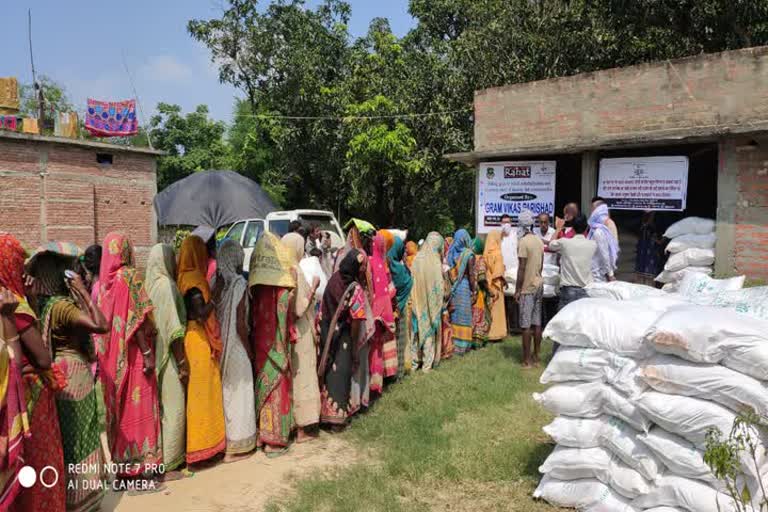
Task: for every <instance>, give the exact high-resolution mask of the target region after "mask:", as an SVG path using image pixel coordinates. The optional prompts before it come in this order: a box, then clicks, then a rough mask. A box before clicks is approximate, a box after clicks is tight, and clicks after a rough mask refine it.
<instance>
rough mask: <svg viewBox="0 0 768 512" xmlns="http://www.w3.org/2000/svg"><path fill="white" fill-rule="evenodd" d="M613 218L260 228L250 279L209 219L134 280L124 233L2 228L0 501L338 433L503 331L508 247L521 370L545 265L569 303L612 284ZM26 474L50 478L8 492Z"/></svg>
mask: <svg viewBox="0 0 768 512" xmlns="http://www.w3.org/2000/svg"><path fill="white" fill-rule="evenodd" d="M609 220H610V219H609V216H608V213H607V208H606V207H605V205H604V204H602V203H601V201H600V200H599V198H598V200H596V202H595V204H594V205H593V212H592V214H591V216H590V218H589V219H588V220H587V219H586V218H585V217H584V216H583V215H580V214H579V212H578V207H577V206H576V205H573V204H571V205H568V206H566V208H565V210H564V216H563V218H557V219H556V221H555V226H554V228H552V227H551V226H550V222H549V217H548V216H540V217H539V219H538V224H539V225H538V226H535V219H534V216H533V214H532V213H531V212H529V211H523V212H521V214H520V215H519V217H518V223H517V226H516V227H513V226H512V222H511V218H509V217H508V216H505V217H504V218H503V219H502V222H501V226H500V228H499V229H498V230H494V231H492V232H490V233H488V234H487V236H486V237H485V238H484V239H483V238H481V237H477V238H474V239H473V238H472V237H471V236H470V234H469V233H468V232H467V231H466V230H464V229H460V230H458V231H457V232H456V233H454V234H453V236H452V237H446V238H444V237H443V236H442V235H441V234H439V233H437V232H432V233H430V234H429V235H428V236H427V237H426V238H425V239H424V240H423V241H422V242H420V243H416V242H415V241H407V240H404V239H403V238H401V236H400V234H399V233H398V234H396V232H394V231H390V230H378V231H377V230H376V229H375V228H374V227H373V226H372V225H371V224H369V223H367V222H365V221H362V220H359V219H353V220H352V221H351V222H350V224H349V230H348V233H347V242H346V245H345V246H344V247H342V248H340V249H339V250H338V251H333V250H331V248H330V244H329V243H327V241H326V239H325V237H323V236H322V233H318V232H316V230H314V229H311V228H310V229H309V230H308V232H307V233H304V232H303V227H302V226H300V225H296V226H292V230H291V231H292V232H290V233H288V234H286V235H285V236H284V237H282V238H281V239H280V238H277V237H276V236H275V235H273V234H271V233H265V234H263V235H262V237H261V239H260V240H259V241H258V243H257V244H256V247H255V248H254V251H253V254H252V256H251V259H250V268H249V273H248V275H247V276H246V275H245V274H244V272H243V263H244V251H243V248H242V247H241V246H240V244H239V243H238V242H236V241H233V240H224V241H223V242H222V243H221V244H220V245H217V243H216V237H215V233H214V230H213V229H210V228H208V229H206V228H200V229H197V230H195V232H193V233H192V234H191V235H189V236H187V237H186V238H185V239H184V240H183V242H182V243H181V245H180V247H179V248H178V250H176V249H175V248H174V247H173V246H171V245H167V244H158V245H155V246H154V247H152V248H151V250H150V252H149V255H148V258H147V260H146V270H145V272H144V273H143V277H142V276H141V273H140V272H139V271H138V270H137V268H136V265H135V259H134V249H133V246H132V244H131V241H130V240H129V239H128V237H127V236H125V235H123V234H120V233H110V234H109V235H108V236H107V237H106V238H105V239H104V241H103V243H102V244H101V245H94V246H91V247H89V248H87V249H86V250H85V252H84V253H83V254H80V250H79V248H77V247H76V246H74V245H73V244H67V243H49V244H47V245H46V246H43V247H40V248H39V249H38V250H36V251H34V252H33V253H32V254H28V253H27V251H26V250H25V249H24V247H23V246H22V244H21V243H20V242H19V241H18V240H17V239H16V238H15V237H14V236H13V235H11V234H0V318H1V319H2V322H0V342H1V343H0V394H1V395H2V399H3V400H2V402H1V406H2V408H1V409H0V457H2V464H0V472H1V473H2V476H3V478H2V479H0V483H2V485H3V486H4V487H3V489H2V493H1V494H0V509H3V510H6V509H8V510H20V511H31V510H46V511H60V510H65V509H66V510H94V509H98V507H99V504H100V502H101V500H102V498H103V496H104V493H105V490H106V485H105V484H104V482H106V481H108V480H110V478H112V477H117V479H118V480H120V481H125V482H131V481H139V480H141V481H146V480H147V479H150V481H156V480H159V479H160V478H166V479H169V478H181V477H184V476H186V475H188V474H190V473H191V471H193V470H194V469H195V468H196V467H200V466H201V465H210V464H211V463H214V462H217V461H219V460H223V461H224V462H233V461H236V460H238V459H240V458H243V457H247V456H249V455H251V454H252V453H253V452H254V451H255V450H263V451H264V452H265V453H266V455H267V456H268V457H277V456H280V455H282V454H283V453H285V452H286V450H288V448H289V446H290V443H291V442H306V441H311V440H312V439H313V438H315V437H316V436H317V435H318V429H319V428H321V427H323V428H328V429H330V430H340V429H343V428H344V427H345V426H346V425H347V424H348V422H349V420H350V418H351V417H352V416H353V415H355V414H357V413H358V412H360V411H363V410H365V409H366V408H367V407H369V405H370V404H371V403H372V401H373V400H375V399H376V398H377V397H379V396H381V395H382V393H383V392H384V391H385V388H386V386H387V385H388V384H390V383H391V382H394V381H396V380H398V379H401V378H402V377H403V376H404V375H406V374H408V373H411V372H416V371H425V372H426V371H430V370H432V369H433V368H435V367H437V366H438V365H439V364H440V363H441V362H442V361H444V360H446V359H449V358H451V357H453V356H459V355H464V354H467V353H469V352H471V351H473V350H476V349H480V348H482V347H484V346H485V345H486V344H487V343H489V342H498V341H501V340H502V339H504V338H505V337H506V336H507V335H508V331H509V326H508V322H507V313H506V306H505V300H504V296H505V293H504V292H505V288H506V287H507V284H508V276H506V274H507V265H505V261H508V260H509V257H508V255H506V254H504V247H505V243H506V242H507V241H509V240H513V241H514V242H515V243H516V246H517V249H516V254H514V257H515V258H516V263H517V266H518V269H517V275H516V280H515V288H514V299H515V301H516V302H517V304H518V307H519V325H520V328H521V329H522V332H523V348H524V355H523V358H524V361H523V364H524V366H525V367H530V366H534V365H536V364H538V362H539V348H540V344H541V325H542V305H541V303H542V278H541V272H542V267H543V264H544V261H545V258H553V259H554V260H556V261H558V262H559V264H560V267H561V269H562V281H561V282H562V287H561V292H560V297H561V303H563V304H565V303H568V302H570V301H573V300H577V299H578V298H580V297H582V296H583V295H584V292H583V288H584V286H586V285H587V284H589V283H590V282H591V281H592V280H593V279H599V280H607V279H612V278H613V271H614V270H615V265H616V255H617V253H618V244H617V240H616V234H615V233H614V232H613V231H612V228H611V224H610V222H609ZM614 228H615V226H614ZM587 232H588V237H585V234H587ZM101 403H103V407H102V406H100V404H101ZM102 411H103V412H102ZM102 436H103V437H105V438H106V443H102ZM107 461H109V462H110V464H109V465H105V462H107ZM22 465H29V466H32V467H33V468H35V469H36V470H37V472H38V474H40V475H41V480H42V478H43V477H42V474H43V473H44V472H45V468H48V467H50V468H52V469H53V470H55V471H56V472H57V473H58V474H59V475H62V478H60V479H59V481H58V482H57V483H56V484H55V485H50V486H49V485H35V486H32V487H30V488H22V487H21V486H20V485H19V482H18V478H17V473H18V471H19V468H20V467H21V466H22ZM110 468H112V469H113V471H114V473H116V474H115V475H107V474H106V473H107V472H108V469H110ZM41 472H42V473H41ZM161 473H162V475H161ZM134 488H135V487H134Z"/></svg>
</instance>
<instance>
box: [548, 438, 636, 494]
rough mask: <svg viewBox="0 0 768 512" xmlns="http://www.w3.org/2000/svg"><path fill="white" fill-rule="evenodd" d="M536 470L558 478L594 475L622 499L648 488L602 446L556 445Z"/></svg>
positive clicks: (593, 476)
mask: <svg viewBox="0 0 768 512" xmlns="http://www.w3.org/2000/svg"><path fill="white" fill-rule="evenodd" d="M539 472H540V473H543V474H546V475H549V476H551V477H553V478H557V479H558V480H580V479H582V478H596V479H598V480H600V481H601V482H603V483H604V484H606V485H608V486H609V487H610V488H611V489H613V490H614V491H616V492H617V493H619V494H621V495H622V496H624V497H625V498H630V499H632V498H637V497H638V496H640V495H641V494H646V493H647V492H648V490H649V487H650V486H649V482H648V481H647V480H645V479H644V478H643V477H642V476H641V475H640V473H638V472H637V471H635V470H634V469H632V468H630V467H629V466H627V465H626V464H624V463H623V462H621V461H620V460H619V459H618V458H617V457H616V456H614V455H613V454H612V453H611V452H609V451H608V450H606V449H604V448H567V447H564V446H557V447H556V448H555V450H554V451H553V452H552V453H551V454H550V455H549V457H547V460H545V461H544V463H543V464H542V465H541V466H540V467H539Z"/></svg>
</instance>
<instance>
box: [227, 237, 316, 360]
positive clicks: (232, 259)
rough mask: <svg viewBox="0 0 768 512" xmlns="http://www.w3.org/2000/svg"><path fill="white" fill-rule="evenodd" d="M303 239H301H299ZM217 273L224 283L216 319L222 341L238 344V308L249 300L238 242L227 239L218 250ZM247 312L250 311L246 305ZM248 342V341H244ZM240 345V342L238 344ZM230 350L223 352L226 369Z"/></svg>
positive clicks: (243, 256)
mask: <svg viewBox="0 0 768 512" xmlns="http://www.w3.org/2000/svg"><path fill="white" fill-rule="evenodd" d="M299 238H301V237H299ZM217 255H218V258H217V272H218V276H219V279H221V280H222V281H223V282H222V285H223V287H222V291H221V296H220V298H219V301H218V303H217V304H216V318H218V320H219V323H220V325H221V340H222V343H223V344H224V346H226V345H227V344H229V343H234V342H237V340H236V339H233V335H236V334H237V307H238V305H239V304H240V301H242V300H243V297H246V300H248V298H247V297H248V294H247V293H245V292H246V290H247V289H248V282H247V281H246V280H245V277H243V261H244V260H245V251H243V247H242V246H241V245H240V242H237V241H236V240H231V239H227V240H225V241H224V243H222V244H221V247H219V250H218V253H217ZM246 311H249V309H248V305H246ZM243 341H247V340H243ZM238 343H239V342H238ZM228 353H230V351H229V350H226V349H224V350H223V359H222V363H221V367H222V368H226V367H227V364H226V358H227V354H228Z"/></svg>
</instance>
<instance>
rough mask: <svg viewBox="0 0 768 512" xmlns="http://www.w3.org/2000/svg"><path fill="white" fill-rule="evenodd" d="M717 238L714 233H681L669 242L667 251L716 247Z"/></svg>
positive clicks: (674, 251)
mask: <svg viewBox="0 0 768 512" xmlns="http://www.w3.org/2000/svg"><path fill="white" fill-rule="evenodd" d="M716 242H717V238H716V237H715V234H714V233H709V234H707V235H681V236H678V237H675V238H674V239H673V240H672V241H671V242H669V244H667V252H670V253H673V254H674V253H676V252H683V251H685V250H686V249H693V248H696V249H714V248H715V243H716Z"/></svg>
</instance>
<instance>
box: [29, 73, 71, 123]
mask: <svg viewBox="0 0 768 512" xmlns="http://www.w3.org/2000/svg"><path fill="white" fill-rule="evenodd" d="M37 81H38V83H40V85H41V86H42V88H43V99H44V100H45V114H46V115H47V116H49V115H51V114H50V113H51V112H52V111H60V112H68V111H70V110H72V103H71V102H70V100H69V97H68V96H67V92H66V90H65V89H64V86H63V85H61V84H60V83H58V82H56V81H55V80H53V79H52V78H50V77H49V76H46V75H41V76H40V77H39V78H38V80H37ZM39 113H40V102H39V97H38V91H37V90H35V87H34V85H33V84H22V85H21V87H20V98H19V115H21V116H24V117H37V116H38V115H39Z"/></svg>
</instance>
